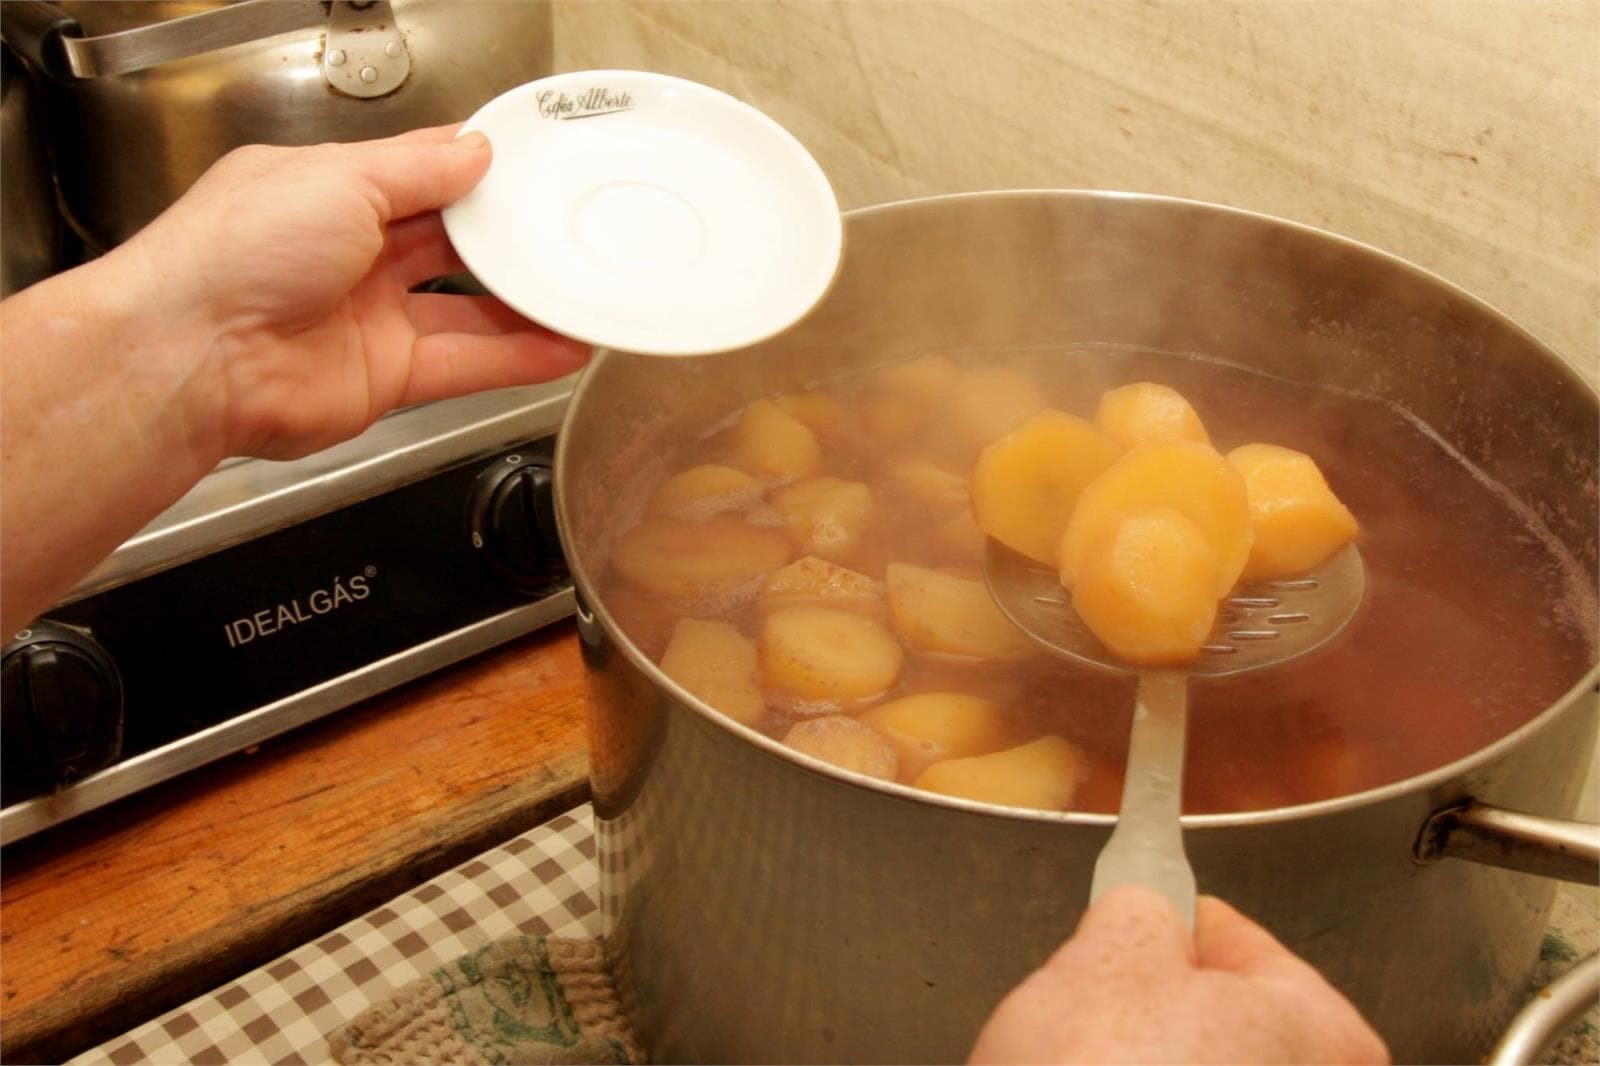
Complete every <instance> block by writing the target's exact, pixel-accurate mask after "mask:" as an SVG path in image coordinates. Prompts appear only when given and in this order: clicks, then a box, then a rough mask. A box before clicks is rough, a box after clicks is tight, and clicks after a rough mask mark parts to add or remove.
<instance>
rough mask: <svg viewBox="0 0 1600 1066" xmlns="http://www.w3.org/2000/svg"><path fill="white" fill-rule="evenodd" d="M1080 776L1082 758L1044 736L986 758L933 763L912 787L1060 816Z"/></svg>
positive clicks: (1069, 745)
mask: <svg viewBox="0 0 1600 1066" xmlns="http://www.w3.org/2000/svg"><path fill="white" fill-rule="evenodd" d="M1083 772H1084V757H1083V752H1081V751H1079V750H1078V748H1077V747H1076V746H1075V745H1073V744H1072V743H1070V742H1069V741H1067V740H1064V739H1062V738H1061V737H1058V736H1046V737H1040V738H1039V739H1038V740H1031V741H1029V742H1028V743H1026V744H1022V745H1019V746H1017V747H1015V748H1006V749H1005V750H1004V751H996V752H991V753H990V754H988V755H973V756H970V757H968V758H965V759H946V760H945V761H943V762H936V763H934V764H933V765H932V766H930V767H928V768H927V769H926V770H924V771H922V773H921V774H919V775H918V776H917V779H916V780H915V781H914V782H913V784H915V785H916V787H918V788H925V789H927V790H928V791H929V792H940V793H943V794H944V795H946V796H963V797H965V798H967V799H972V800H980V801H982V802H984V803H999V804H1002V805H1004V806H1007V807H1034V808H1040V809H1043V810H1048V811H1059V810H1064V809H1065V808H1066V807H1068V806H1070V805H1071V803H1072V794H1073V793H1074V792H1076V791H1077V788H1078V781H1079V780H1080V779H1081V778H1082V777H1083Z"/></svg>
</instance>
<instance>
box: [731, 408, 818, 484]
mask: <svg viewBox="0 0 1600 1066" xmlns="http://www.w3.org/2000/svg"><path fill="white" fill-rule="evenodd" d="M733 461H734V464H735V465H736V466H738V467H739V468H741V469H743V470H747V471H749V472H750V473H752V474H759V475H764V476H768V477H777V478H797V477H810V476H811V475H812V474H815V473H816V472H817V471H818V470H820V469H821V468H822V445H820V444H818V443H817V435H816V434H815V433H813V432H811V428H810V427H809V426H807V425H806V424H805V423H804V422H802V421H800V420H799V419H798V418H796V417H794V415H791V414H789V413H788V412H787V411H785V410H784V409H783V408H781V407H779V406H778V405H777V404H776V403H774V402H773V401H771V400H757V401H756V402H755V403H753V404H751V405H750V406H749V407H747V408H745V411H744V415H743V416H741V417H740V419H739V425H738V427H737V428H736V430H735V444H734V453H733Z"/></svg>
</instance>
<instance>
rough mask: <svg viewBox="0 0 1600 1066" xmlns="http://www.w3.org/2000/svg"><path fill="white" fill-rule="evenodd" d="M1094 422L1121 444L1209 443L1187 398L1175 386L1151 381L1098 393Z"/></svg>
mask: <svg viewBox="0 0 1600 1066" xmlns="http://www.w3.org/2000/svg"><path fill="white" fill-rule="evenodd" d="M1094 424H1095V425H1097V426H1099V427H1100V428H1101V429H1102V430H1104V431H1105V433H1106V435H1107V436H1109V437H1110V438H1111V439H1112V440H1114V441H1116V442H1117V443H1118V444H1120V445H1122V446H1123V447H1124V448H1137V447H1138V446H1139V445H1141V444H1171V443H1172V442H1173V441H1180V440H1192V441H1195V442H1197V443H1200V444H1210V443H1211V438H1210V437H1209V436H1207V435H1206V427H1205V426H1204V425H1202V424H1201V422H1200V416H1199V415H1198V414H1196V413H1195V409H1194V408H1193V407H1191V406H1189V401H1188V400H1186V399H1184V398H1183V396H1182V394H1181V393H1179V392H1178V390H1176V389H1173V388H1169V387H1167V386H1166V385H1158V384H1156V383H1155V382H1151V381H1136V382H1134V383H1133V384H1132V385H1124V386H1122V387H1121V388H1117V389H1111V390H1109V391H1107V392H1106V393H1104V394H1103V395H1101V397H1100V406H1099V407H1098V408H1096V409H1095V413H1094Z"/></svg>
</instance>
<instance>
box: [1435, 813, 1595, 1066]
mask: <svg viewBox="0 0 1600 1066" xmlns="http://www.w3.org/2000/svg"><path fill="white" fill-rule="evenodd" d="M1414 852H1415V855H1416V857H1417V860H1418V861H1419V862H1433V861H1435V860H1437V859H1447V858H1451V859H1465V860H1467V861H1468V862H1479V863H1484V864H1486V865H1489V866H1499V867H1502V868H1504V869H1507V870H1518V871H1521V872H1523V873H1530V874H1537V875H1539V876H1541V877H1555V878H1560V879H1561V880H1563V881H1575V882H1577V883H1579V884H1585V885H1592V884H1594V883H1595V880H1596V876H1597V875H1600V825H1591V824H1589V823H1587V822H1572V821H1566V820H1564V819H1560V818H1545V817H1541V816H1539V815H1536V814H1526V813H1524V812H1522V811H1513V810H1507V809H1506V808H1504V807H1494V806H1491V805H1489V804H1487V803H1479V802H1478V801H1477V800H1470V799H1469V800H1464V801H1462V802H1461V803H1458V804H1455V805H1453V806H1450V807H1445V808H1444V809H1442V810H1439V811H1435V812H1434V813H1433V814H1432V815H1431V816H1430V817H1429V818H1428V820H1427V821H1426V822H1424V823H1423V825H1422V832H1421V833H1419V834H1418V835H1417V843H1416V847H1415V849H1414ZM1597 985H1600V955H1591V956H1589V957H1588V958H1587V959H1584V960H1583V961H1582V962H1580V963H1578V964H1577V965H1576V966H1574V967H1573V968H1572V969H1570V970H1568V971H1567V972H1566V973H1565V974H1563V975H1562V976H1561V977H1558V978H1556V979H1555V980H1554V981H1552V982H1550V984H1549V985H1547V986H1546V987H1545V988H1544V989H1542V990H1541V991H1540V992H1539V994H1538V995H1537V996H1535V997H1534V999H1533V1001H1532V1002H1531V1003H1529V1004H1528V1005H1527V1006H1526V1007H1524V1008H1523V1009H1522V1011H1521V1013H1519V1014H1518V1015H1517V1016H1516V1018H1515V1019H1514V1020H1513V1021H1512V1023H1511V1027H1510V1028H1509V1029H1507V1030H1506V1031H1505V1033H1504V1034H1502V1036H1501V1037H1500V1041H1499V1043H1497V1044H1496V1045H1495V1049H1494V1051H1493V1052H1491V1053H1490V1056H1489V1058H1488V1059H1486V1060H1485V1061H1486V1062H1487V1063H1488V1064H1489V1066H1520V1064H1523V1063H1532V1062H1540V1061H1543V1059H1542V1058H1541V1055H1542V1053H1543V1052H1544V1051H1545V1050H1546V1049H1547V1048H1549V1046H1550V1045H1551V1044H1552V1043H1554V1042H1555V1041H1556V1040H1557V1039H1558V1038H1559V1037H1560V1036H1561V1034H1562V1033H1563V1032H1565V1031H1566V1029H1567V1027H1568V1026H1569V1025H1571V1024H1572V1023H1573V1022H1575V1021H1576V1020H1577V1018H1578V1016H1579V1015H1581V1014H1582V1013H1583V1012H1584V1011H1585V1010H1586V1009H1588V1008H1589V1007H1591V1006H1593V1005H1594V1002H1595V992H1596V986H1597Z"/></svg>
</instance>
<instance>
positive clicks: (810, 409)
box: [772, 389, 844, 436]
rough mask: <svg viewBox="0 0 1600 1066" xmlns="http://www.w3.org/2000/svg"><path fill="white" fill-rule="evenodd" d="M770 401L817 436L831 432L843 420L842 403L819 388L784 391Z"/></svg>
mask: <svg viewBox="0 0 1600 1066" xmlns="http://www.w3.org/2000/svg"><path fill="white" fill-rule="evenodd" d="M772 402H773V403H775V404H777V405H778V407H779V408H781V409H782V410H783V411H784V413H785V414H789V415H792V416H794V418H796V419H798V420H799V421H801V422H804V423H805V425H806V428H808V429H810V430H811V432H813V433H816V434H818V435H819V436H826V435H827V434H829V433H832V432H833V431H834V430H835V429H837V428H838V427H839V423H841V422H843V421H844V405H843V404H841V403H840V402H839V401H838V400H836V399H834V398H833V396H832V395H830V394H829V393H826V392H824V391H822V390H821V389H810V390H808V391H806V392H786V393H783V394H782V395H780V396H774V397H773V398H772Z"/></svg>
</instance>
